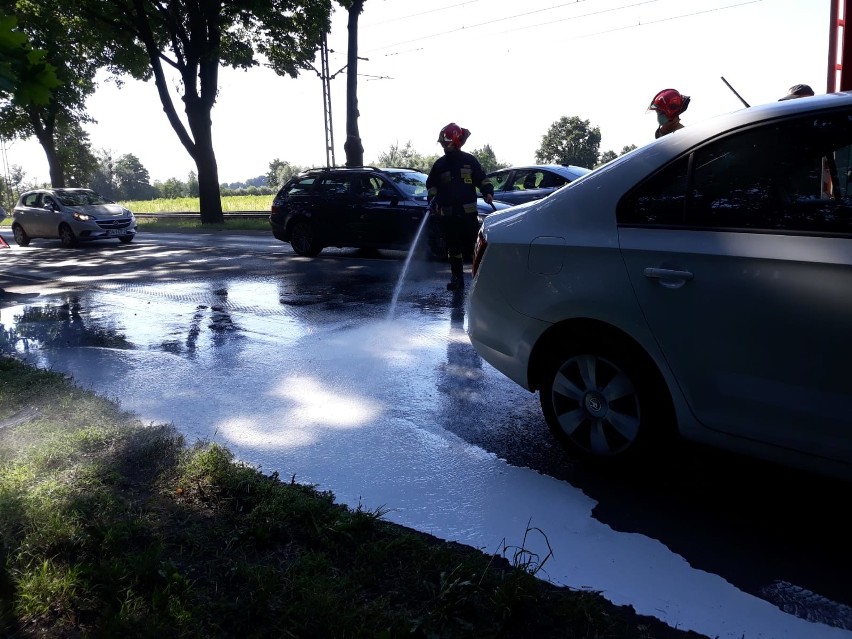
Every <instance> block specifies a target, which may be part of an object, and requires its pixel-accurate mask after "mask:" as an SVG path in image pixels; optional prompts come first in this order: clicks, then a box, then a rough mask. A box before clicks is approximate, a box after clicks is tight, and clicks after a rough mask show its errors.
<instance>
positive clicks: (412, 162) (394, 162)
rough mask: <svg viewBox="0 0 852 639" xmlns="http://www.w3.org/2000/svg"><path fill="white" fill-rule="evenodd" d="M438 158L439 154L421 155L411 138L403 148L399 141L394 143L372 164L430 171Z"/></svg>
mask: <svg viewBox="0 0 852 639" xmlns="http://www.w3.org/2000/svg"><path fill="white" fill-rule="evenodd" d="M437 159H438V156H437V155H427V156H423V155H420V153H418V152H417V151H415V150H414V149H413V148H412V146H411V140H409V141H408V142H406V143H405V146H404V147H403V148H399V143H397V144H392V145H391V147H390V149H388V150H387V152H385V153H379V159H378V160H376V161H375V162H373V163H372V164H374V165H376V166H387V167H390V166H399V167H407V168H410V169H417V170H418V171H423V172H424V173H428V172H429V169H431V168H432V165H433V164H434V163H435V160H437Z"/></svg>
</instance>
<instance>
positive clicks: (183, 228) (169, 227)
mask: <svg viewBox="0 0 852 639" xmlns="http://www.w3.org/2000/svg"><path fill="white" fill-rule="evenodd" d="M136 223H137V225H138V228H139V231H141V232H145V231H148V232H150V233H170V232H171V233H181V232H183V233H197V232H199V231H201V232H208V231H209V232H212V233H228V232H231V231H266V232H267V233H270V234H271V233H272V231H271V227H270V226H269V220H268V219H261V220H259V219H239V218H233V217H231V218H228V219H226V220H225V221H224V222H223V223H222V224H202V223H201V221H200V220H198V219H192V218H190V219H181V218H159V219H157V218H151V217H144V218H138V219H137V221H136Z"/></svg>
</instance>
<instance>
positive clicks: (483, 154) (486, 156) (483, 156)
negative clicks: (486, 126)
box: [470, 144, 509, 173]
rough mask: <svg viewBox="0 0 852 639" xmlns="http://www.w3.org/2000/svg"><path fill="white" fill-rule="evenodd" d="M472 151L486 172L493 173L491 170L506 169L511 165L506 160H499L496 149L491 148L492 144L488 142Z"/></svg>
mask: <svg viewBox="0 0 852 639" xmlns="http://www.w3.org/2000/svg"><path fill="white" fill-rule="evenodd" d="M470 153H471V155H473V156H475V157H476V159H477V160H479V163H480V164H481V165H482V170H483V171H485V172H486V173H491V171H496V170H497V169H505V168H506V167H507V166H509V165H508V164H506V163H505V162H499V161H498V160H497V156H496V155H495V154H494V149H492V148H491V145H490V144H486V145H485V146H484V147H482V148H481V149H474V150H473V151H471V152H470Z"/></svg>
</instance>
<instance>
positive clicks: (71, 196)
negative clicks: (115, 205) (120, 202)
mask: <svg viewBox="0 0 852 639" xmlns="http://www.w3.org/2000/svg"><path fill="white" fill-rule="evenodd" d="M56 197H58V198H59V201H60V202H62V204H63V206H86V205H87V204H112V200H107V199H106V198H104V197H103V196H101V195H99V194H98V193H95V192H94V191H56Z"/></svg>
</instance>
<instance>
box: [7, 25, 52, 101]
mask: <svg viewBox="0 0 852 639" xmlns="http://www.w3.org/2000/svg"><path fill="white" fill-rule="evenodd" d="M17 23H18V21H17V19H16V18H15V17H14V16H12V15H0V96H11V97H13V98H14V100H15V101H16V102H17V103H19V104H22V105H44V104H47V103H48V102H49V101H50V97H51V95H52V93H53V90H54V89H55V88H56V87H57V86H58V85H59V80H58V79H57V77H56V68H55V67H54V66H53V65H52V64H50V63H49V62H48V61H47V51H45V50H43V49H34V48H33V47H32V46H31V45H30V43H29V41H28V40H27V36H26V35H25V34H24V33H22V32H21V31H19V30H17V29H16V26H17Z"/></svg>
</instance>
